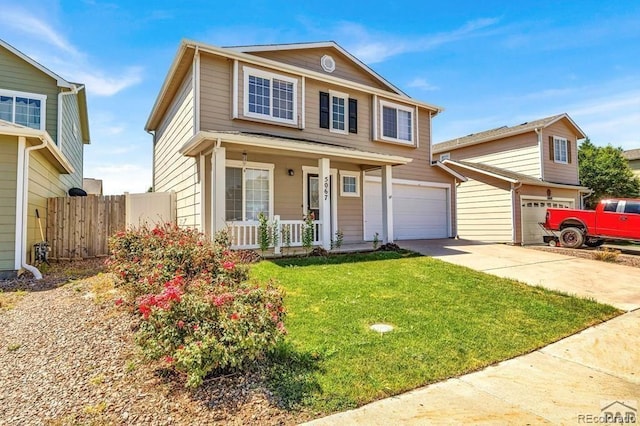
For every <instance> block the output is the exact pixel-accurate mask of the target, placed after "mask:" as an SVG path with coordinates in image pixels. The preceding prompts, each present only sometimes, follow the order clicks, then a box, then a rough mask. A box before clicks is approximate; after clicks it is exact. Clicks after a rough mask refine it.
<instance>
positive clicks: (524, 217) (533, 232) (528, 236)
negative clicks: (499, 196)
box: [520, 196, 575, 245]
mask: <svg viewBox="0 0 640 426" xmlns="http://www.w3.org/2000/svg"><path fill="white" fill-rule="evenodd" d="M574 206H575V200H572V199H569V198H564V199H557V198H552V199H542V198H539V197H538V198H526V197H524V196H523V197H521V199H520V214H521V222H522V244H523V245H524V244H540V243H542V237H543V236H544V235H545V233H544V230H543V229H542V227H540V225H539V223H540V222H544V221H545V216H546V214H547V209H548V208H554V209H573V208H575V207H574Z"/></svg>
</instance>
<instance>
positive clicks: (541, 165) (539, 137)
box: [533, 128, 544, 180]
mask: <svg viewBox="0 0 640 426" xmlns="http://www.w3.org/2000/svg"><path fill="white" fill-rule="evenodd" d="M533 130H535V132H536V134H537V135H538V151H540V180H544V146H543V145H542V129H539V128H535V129H533Z"/></svg>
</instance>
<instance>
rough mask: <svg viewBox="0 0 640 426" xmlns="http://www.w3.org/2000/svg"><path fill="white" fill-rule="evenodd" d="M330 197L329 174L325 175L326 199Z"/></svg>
mask: <svg viewBox="0 0 640 426" xmlns="http://www.w3.org/2000/svg"><path fill="white" fill-rule="evenodd" d="M328 199H329V176H325V177H324V200H325V201H326V200H328Z"/></svg>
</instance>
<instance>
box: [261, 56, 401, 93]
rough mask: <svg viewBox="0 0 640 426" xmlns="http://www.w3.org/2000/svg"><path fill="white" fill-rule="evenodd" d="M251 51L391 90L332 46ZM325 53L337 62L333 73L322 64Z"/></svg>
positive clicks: (283, 61) (279, 60)
mask: <svg viewBox="0 0 640 426" xmlns="http://www.w3.org/2000/svg"><path fill="white" fill-rule="evenodd" d="M249 53H250V54H251V55H255V56H260V57H263V58H267V59H271V60H274V61H278V62H282V63H285V64H289V65H295V66H297V67H300V68H305V69H308V70H312V71H316V72H321V73H324V74H327V75H331V76H333V77H338V78H343V79H345V80H349V81H354V82H356V83H360V84H366V85H368V86H372V87H375V88H378V89H383V90H389V88H388V87H387V86H385V85H384V84H383V83H382V82H381V81H380V80H378V79H377V78H375V77H373V76H372V75H371V74H370V73H368V72H366V71H365V70H363V69H362V68H361V67H359V66H357V65H356V64H354V63H353V61H352V60H351V59H349V58H348V57H347V56H345V55H343V54H342V53H340V52H339V51H337V50H335V49H332V48H315V49H292V50H278V51H270V52H249ZM324 55H329V56H331V57H332V58H333V59H334V61H335V62H336V69H335V70H334V71H333V72H332V73H327V72H326V71H325V70H324V69H322V66H321V65H320V59H321V58H322V57H323V56H324Z"/></svg>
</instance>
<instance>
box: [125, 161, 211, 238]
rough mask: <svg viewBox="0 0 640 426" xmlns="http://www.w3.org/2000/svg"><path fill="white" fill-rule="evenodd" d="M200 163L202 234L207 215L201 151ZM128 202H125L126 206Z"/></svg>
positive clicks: (203, 163) (204, 162) (203, 165)
mask: <svg viewBox="0 0 640 426" xmlns="http://www.w3.org/2000/svg"><path fill="white" fill-rule="evenodd" d="M199 162H200V164H199V168H200V170H199V171H198V181H199V183H200V232H202V233H203V234H204V233H206V232H207V229H206V222H207V220H206V217H207V213H206V212H207V210H206V203H205V199H206V197H205V193H206V192H205V188H206V186H205V185H206V180H207V179H206V176H205V170H206V161H205V154H203V153H201V154H200V161H199ZM128 205H129V204H127V206H128ZM213 234H215V232H212V233H211V235H213Z"/></svg>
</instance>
